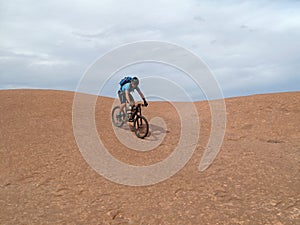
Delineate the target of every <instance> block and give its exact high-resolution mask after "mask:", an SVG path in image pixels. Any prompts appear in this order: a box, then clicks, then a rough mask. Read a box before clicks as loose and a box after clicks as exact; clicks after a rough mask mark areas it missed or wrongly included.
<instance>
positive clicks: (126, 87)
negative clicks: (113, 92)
mask: <svg viewBox="0 0 300 225" xmlns="http://www.w3.org/2000/svg"><path fill="white" fill-rule="evenodd" d="M135 89H136V90H137V91H140V88H139V87H136V88H135ZM120 90H121V91H124V92H126V91H128V92H133V91H134V88H132V86H131V84H130V82H129V83H126V84H124V85H123V86H122V87H121V89H120Z"/></svg>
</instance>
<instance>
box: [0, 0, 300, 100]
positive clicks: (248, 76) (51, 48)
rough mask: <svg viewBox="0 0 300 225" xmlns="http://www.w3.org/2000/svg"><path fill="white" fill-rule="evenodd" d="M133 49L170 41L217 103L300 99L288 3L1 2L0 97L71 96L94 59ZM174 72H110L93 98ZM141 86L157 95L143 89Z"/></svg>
mask: <svg viewBox="0 0 300 225" xmlns="http://www.w3.org/2000/svg"><path fill="white" fill-rule="evenodd" d="M142 40H158V41H166V42H171V43H174V44H177V45H180V46H182V47H184V48H186V49H189V50H191V51H193V52H194V53H195V54H197V55H198V56H199V57H200V58H201V59H203V60H204V61H205V63H206V64H207V65H208V66H209V68H210V69H211V71H212V73H213V74H214V75H215V77H216V79H217V81H218V82H219V84H220V86H221V88H222V91H223V93H224V96H225V97H232V96H241V95H249V94H256V93H269V92H283V91H300V63H299V62H300V1H296V0H294V1H291V0H290V1H289V0H285V1H276V0H275V1H274V0H269V1H264V0H261V1H229V0H228V1H200V0H198V1H197V0H183V1H171V0H160V1H115V0H93V1H87V0H85V1H83V0H82V1H74V0H70V1H68V0H65V1H58V0H51V1H50V0H44V1H33V0H26V1H21V0H14V1H4V0H2V1H1V2H0V89H14V88H49V89H59V90H73V91H74V90H76V87H77V85H78V82H79V81H80V78H81V77H82V76H83V74H84V72H85V71H86V69H87V68H88V66H89V65H91V64H92V63H93V62H94V61H95V60H96V59H97V58H98V57H99V56H101V55H103V54H105V53H106V52H108V51H110V50H112V49H113V48H116V47H118V46H120V45H123V44H126V43H130V42H135V41H142ZM128 54H130V53H128ZM174 70H175V69H174V68H170V67H168V66H166V65H159V64H158V65H155V64H149V63H148V64H145V65H139V66H131V67H129V68H125V69H124V70H123V71H119V73H117V74H116V75H115V77H114V79H112V80H111V81H110V83H108V84H107V86H106V87H105V89H104V90H103V91H102V94H103V95H107V96H113V97H115V91H116V89H117V88H118V87H117V81H118V80H119V78H120V77H122V76H123V75H124V74H126V73H133V74H136V75H138V76H140V77H141V78H143V77H148V76H151V75H153V76H163V77H165V78H168V76H169V75H170V73H172V72H173V73H175V71H174ZM177 74H180V72H179V71H177ZM179 77H180V78H178V80H180V84H181V85H182V86H183V88H184V89H186V90H187V91H188V92H190V95H191V97H192V98H193V99H195V100H198V99H201V98H202V94H201V91H199V90H198V89H197V86H195V85H194V84H193V83H192V82H191V81H190V80H188V78H186V77H185V76H184V74H182V75H180V76H179ZM141 87H144V88H145V89H147V94H149V95H153V96H155V95H156V93H155V92H154V90H155V89H151V88H150V87H149V85H148V86H147V83H146V82H144V83H142V82H141ZM151 90H153V91H152V92H151ZM156 91H157V90H156ZM170 93H171V92H170ZM169 97H170V99H171V100H182V99H181V98H180V96H176V95H174V94H171V95H170V96H169Z"/></svg>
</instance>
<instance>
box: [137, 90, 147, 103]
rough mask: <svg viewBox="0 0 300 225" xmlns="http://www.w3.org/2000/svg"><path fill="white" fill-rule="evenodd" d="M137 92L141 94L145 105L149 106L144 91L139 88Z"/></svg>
mask: <svg viewBox="0 0 300 225" xmlns="http://www.w3.org/2000/svg"><path fill="white" fill-rule="evenodd" d="M137 92H138V93H139V95H140V96H141V98H142V99H143V101H144V105H145V106H148V102H147V101H146V98H145V96H144V94H143V92H142V91H141V90H140V89H137Z"/></svg>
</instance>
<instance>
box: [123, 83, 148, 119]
mask: <svg viewBox="0 0 300 225" xmlns="http://www.w3.org/2000/svg"><path fill="white" fill-rule="evenodd" d="M138 85H139V79H138V78H137V77H133V78H130V81H129V82H127V83H125V84H124V85H121V87H120V89H119V91H118V96H119V99H120V102H121V105H120V112H124V108H125V106H126V102H128V103H129V107H130V109H131V107H132V106H133V105H134V99H133V97H132V95H131V94H130V92H133V91H134V90H137V92H138V93H139V95H140V96H141V98H142V99H143V101H144V105H145V106H148V102H147V101H146V98H145V96H144V94H143V92H142V91H141V90H140V88H139V87H138ZM131 120H132V118H130V119H129V121H130V122H131Z"/></svg>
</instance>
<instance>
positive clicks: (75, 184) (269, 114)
mask: <svg viewBox="0 0 300 225" xmlns="http://www.w3.org/2000/svg"><path fill="white" fill-rule="evenodd" d="M73 98H74V93H73V92H64V91H51V90H5V91H0V174H1V176H0V209H1V210H0V224H145V225H146V224H277V225H280V224H300V175H299V174H300V92H294V93H277V94H267V95H255V96H249V97H239V98H230V99H226V107H227V127H226V134H225V138H224V142H223V145H222V148H221V151H220V153H219V154H218V156H217V158H216V159H215V161H214V163H213V164H212V165H211V166H210V167H209V168H208V169H207V170H205V171H204V172H199V171H198V165H199V162H200V159H201V157H202V155H203V151H204V149H205V146H206V144H207V142H208V138H209V132H210V111H209V106H208V103H207V102H197V103H196V107H197V110H198V113H199V118H200V123H201V127H200V138H199V142H198V144H197V146H196V151H195V153H194V155H193V157H192V159H191V160H190V161H189V162H188V164H187V165H186V166H185V167H184V168H183V169H182V170H181V171H179V172H178V173H177V174H176V175H174V176H173V177H171V178H170V179H168V180H166V181H164V182H161V183H158V184H156V185H151V186H146V187H130V186H125V185H120V184H116V183H113V182H111V181H109V180H107V179H105V178H104V177H102V176H100V175H99V174H98V173H96V172H95V171H94V170H93V169H92V168H91V167H90V166H89V165H88V164H87V162H86V161H85V160H84V159H83V157H82V155H81V153H80V151H79V149H78V147H77V145H76V141H75V138H74V135H73V129H72V103H73ZM112 102H113V100H112V99H109V98H104V97H101V98H99V101H98V102H97V107H96V115H95V118H96V123H97V129H98V132H99V137H100V138H101V139H102V140H103V142H104V144H105V145H106V146H107V148H108V149H110V150H111V154H112V155H113V156H115V157H116V158H118V159H119V160H121V161H124V162H127V163H130V164H133V165H150V164H153V163H155V162H159V161H161V160H163V159H164V158H166V157H168V155H170V154H171V153H172V150H173V149H174V146H176V145H177V143H178V139H179V137H180V122H179V117H178V115H177V114H176V111H175V110H174V108H172V105H171V104H169V103H159V102H150V105H149V107H148V108H146V109H144V114H145V116H146V117H147V118H148V119H149V120H151V118H154V117H156V116H159V117H161V118H163V119H164V121H165V123H166V125H167V129H162V128H161V127H159V126H154V125H153V126H152V127H151V132H152V133H151V136H150V137H148V140H147V139H146V140H145V141H151V140H152V139H153V138H155V135H157V137H158V138H160V137H161V136H160V134H161V133H163V134H164V140H163V142H162V143H161V144H160V145H159V146H157V147H156V148H155V149H154V150H152V151H148V152H138V151H133V150H130V149H128V148H126V147H125V146H123V145H122V144H121V143H120V142H119V141H118V139H117V138H116V137H115V133H114V131H113V129H112V127H111V122H110V111H111V106H112ZM124 129H125V132H127V133H128V135H129V136H130V135H131V136H130V137H132V138H133V140H135V139H134V136H132V133H131V131H130V130H129V129H127V130H126V126H125V127H124ZM151 138H152V139H151Z"/></svg>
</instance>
